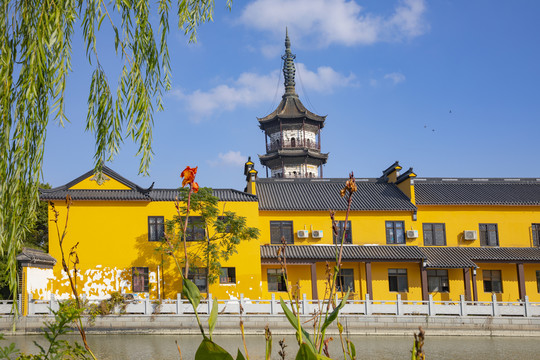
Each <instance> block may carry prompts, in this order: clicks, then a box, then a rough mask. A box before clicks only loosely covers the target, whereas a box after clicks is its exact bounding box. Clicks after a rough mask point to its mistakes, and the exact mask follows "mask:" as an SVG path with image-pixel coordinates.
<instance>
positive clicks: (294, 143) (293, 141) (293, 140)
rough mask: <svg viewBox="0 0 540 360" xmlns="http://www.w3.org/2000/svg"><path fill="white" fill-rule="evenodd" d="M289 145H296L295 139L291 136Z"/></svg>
mask: <svg viewBox="0 0 540 360" xmlns="http://www.w3.org/2000/svg"><path fill="white" fill-rule="evenodd" d="M291 147H296V139H295V138H291Z"/></svg>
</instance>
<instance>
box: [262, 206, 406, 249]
mask: <svg viewBox="0 0 540 360" xmlns="http://www.w3.org/2000/svg"><path fill="white" fill-rule="evenodd" d="M335 219H336V220H337V221H345V212H344V211H341V212H337V213H336V215H335ZM387 220H388V221H404V222H405V229H406V230H408V229H410V228H412V227H414V226H415V223H413V221H412V212H408V211H401V212H399V211H387V212H382V211H354V212H351V213H350V214H349V221H351V230H352V242H353V244H360V245H365V244H378V245H386V228H385V226H386V225H385V221H387ZM270 221H292V222H293V230H294V244H295V245H311V244H332V241H333V240H332V221H331V220H330V216H329V214H328V212H327V211H302V212H300V211H288V212H286V211H261V212H260V213H259V226H260V227H259V229H260V231H261V244H270ZM298 230H309V232H310V236H309V237H308V238H307V239H300V238H298V237H297V232H298ZM312 230H323V234H324V236H323V238H322V239H314V238H313V237H311V231H312ZM406 242H407V245H416V244H414V242H415V240H409V239H407V240H406Z"/></svg>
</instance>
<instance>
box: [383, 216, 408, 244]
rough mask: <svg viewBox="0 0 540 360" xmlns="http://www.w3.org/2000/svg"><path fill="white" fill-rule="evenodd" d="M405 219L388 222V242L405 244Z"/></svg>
mask: <svg viewBox="0 0 540 360" xmlns="http://www.w3.org/2000/svg"><path fill="white" fill-rule="evenodd" d="M404 228H405V225H404V223H403V221H387V222H386V243H387V244H405V233H404V231H403V229H404Z"/></svg>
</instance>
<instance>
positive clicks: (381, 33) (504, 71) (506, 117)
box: [43, 0, 540, 190]
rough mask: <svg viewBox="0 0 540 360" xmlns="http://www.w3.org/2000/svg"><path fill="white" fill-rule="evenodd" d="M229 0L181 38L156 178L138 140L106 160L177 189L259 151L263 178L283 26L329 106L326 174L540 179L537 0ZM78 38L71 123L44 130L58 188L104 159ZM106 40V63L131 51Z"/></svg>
mask: <svg viewBox="0 0 540 360" xmlns="http://www.w3.org/2000/svg"><path fill="white" fill-rule="evenodd" d="M224 4H225V2H224V1H217V2H216V9H215V16H214V22H212V23H208V24H204V25H202V27H201V28H200V29H199V33H198V42H197V43H196V44H188V41H187V38H186V37H185V36H183V35H182V34H181V33H180V31H173V33H172V34H171V36H170V38H169V51H170V54H171V63H172V77H173V79H172V90H171V91H170V92H169V93H168V94H166V95H165V99H164V106H165V110H164V111H163V112H158V113H155V115H154V120H155V126H154V132H153V138H154V145H153V149H154V157H153V160H152V164H151V168H150V176H149V177H142V176H139V175H138V174H137V173H138V169H139V159H138V158H137V157H136V155H135V153H136V150H137V148H136V146H134V144H133V143H132V141H131V140H130V139H126V140H125V143H124V146H123V148H122V150H121V152H120V154H119V155H118V156H117V157H116V158H115V159H114V161H113V162H112V163H109V164H107V165H108V166H109V167H111V168H112V169H114V170H115V171H117V172H119V173H120V174H122V175H123V176H125V177H126V178H128V179H130V180H132V181H134V182H135V183H137V184H139V185H141V186H148V185H150V184H151V183H152V182H153V181H155V182H156V184H155V186H156V187H159V188H172V187H178V186H179V185H180V178H179V174H180V172H181V171H182V170H183V168H184V167H185V166H186V165H189V166H198V167H199V172H198V174H197V180H198V182H199V184H200V185H201V186H210V187H215V188H235V189H239V190H241V189H243V188H244V186H245V182H244V181H245V179H244V176H243V164H244V162H245V161H246V159H247V157H248V156H251V157H252V159H254V160H255V163H256V169H257V170H258V171H259V175H260V176H263V177H264V176H265V170H264V168H263V167H262V166H261V165H260V163H259V162H258V156H257V155H258V154H263V153H264V151H265V148H264V147H265V145H264V144H265V140H264V135H263V133H262V132H261V130H260V129H259V128H258V122H257V117H263V116H265V115H267V114H268V113H270V112H271V111H273V110H274V108H275V107H276V106H277V104H278V103H279V100H280V98H281V95H282V94H283V77H282V74H281V59H280V56H281V55H282V53H283V52H284V36H285V27H286V26H287V27H288V29H289V36H290V39H291V43H292V45H291V48H292V52H293V53H294V54H296V67H297V76H296V82H297V85H296V89H297V92H298V93H299V95H300V99H301V100H302V102H303V103H304V105H305V106H306V107H307V108H308V109H310V110H311V111H313V112H315V113H317V114H319V115H327V120H326V126H325V128H324V129H323V131H322V135H321V136H322V140H321V144H322V150H323V152H328V153H329V159H328V163H327V164H326V165H325V166H324V170H323V171H324V176H325V177H346V176H347V175H348V173H349V172H350V171H354V173H355V175H356V177H359V178H360V177H378V176H380V174H381V171H382V170H383V169H385V168H386V167H387V166H389V165H390V164H392V163H393V162H394V161H396V160H399V161H400V164H401V165H402V166H403V167H404V168H405V169H406V168H408V167H413V168H414V170H415V172H416V173H417V174H418V176H420V177H483V178H485V177H540V170H539V169H538V167H539V165H540V161H539V151H538V147H539V146H538V145H539V141H538V134H540V121H539V120H540V88H539V86H540V39H539V34H540V21H538V19H540V2H538V1H535V0H533V1H525V0H523V1H516V2H509V1H490V0H477V1H449V0H439V1H422V0H404V1H378V0H370V1H360V0H357V1H344V0H332V1H323V0H296V1H285V0H255V1H249V2H248V1H236V2H234V3H233V8H232V11H231V12H229V11H227V10H226V9H225V5H224ZM105 45H106V44H105ZM105 45H104V50H103V53H104V54H107V46H105ZM73 46H74V57H73V72H72V73H71V74H70V77H69V79H68V91H67V94H66V104H67V115H68V118H69V119H70V123H68V124H66V126H65V127H64V128H60V127H59V126H57V125H56V124H54V123H52V122H51V124H50V126H49V128H48V133H47V142H46V149H45V160H44V166H43V176H44V181H45V182H48V183H50V184H51V185H52V186H59V185H62V184H64V183H66V182H68V181H70V180H72V179H73V178H75V177H77V176H79V175H81V174H83V173H84V172H86V171H88V170H89V169H91V168H92V166H93V154H94V146H95V145H94V142H93V136H92V134H90V133H88V132H85V131H84V129H85V120H86V112H87V102H86V100H87V97H88V89H89V84H90V71H91V68H90V67H89V66H88V65H87V63H86V62H85V61H86V60H85V57H84V44H83V42H82V40H81V37H80V35H79V36H76V37H75V38H74V44H73ZM111 49H112V46H111ZM110 53H111V56H110V58H107V57H105V59H106V60H105V61H107V62H111V63H114V61H120V60H115V59H114V57H113V55H112V54H113V51H112V50H110ZM105 56H106V55H105ZM109 78H110V79H111V83H112V84H114V83H116V79H115V78H114V73H111V75H109Z"/></svg>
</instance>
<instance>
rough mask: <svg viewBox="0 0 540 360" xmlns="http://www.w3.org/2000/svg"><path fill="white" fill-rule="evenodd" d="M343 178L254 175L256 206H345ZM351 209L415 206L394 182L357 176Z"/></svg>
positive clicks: (305, 208) (403, 208)
mask: <svg viewBox="0 0 540 360" xmlns="http://www.w3.org/2000/svg"><path fill="white" fill-rule="evenodd" d="M346 181H347V179H275V178H271V179H258V180H257V185H256V186H257V196H258V198H259V210H298V211H301V210H308V211H309V210H323V211H327V210H346V209H347V201H346V200H345V198H342V197H341V196H340V195H339V191H340V190H341V189H342V188H343V187H344V186H345V182H346ZM356 185H357V188H358V190H357V192H356V193H355V194H354V195H353V201H352V205H351V209H352V210H353V211H355V210H359V211H362V210H367V211H377V210H398V211H413V210H415V209H416V207H415V206H414V205H413V204H412V203H411V202H410V201H409V198H407V196H405V194H403V193H402V192H401V190H399V188H398V187H397V186H396V185H394V184H388V183H386V182H383V181H379V180H377V179H357V182H356Z"/></svg>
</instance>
